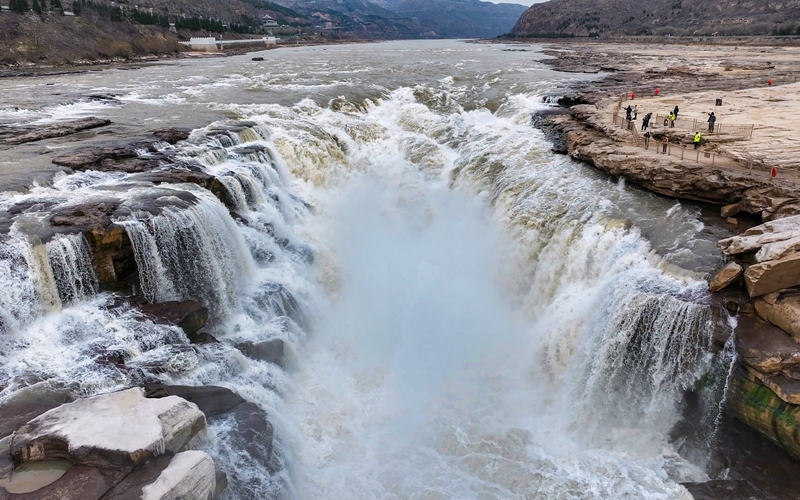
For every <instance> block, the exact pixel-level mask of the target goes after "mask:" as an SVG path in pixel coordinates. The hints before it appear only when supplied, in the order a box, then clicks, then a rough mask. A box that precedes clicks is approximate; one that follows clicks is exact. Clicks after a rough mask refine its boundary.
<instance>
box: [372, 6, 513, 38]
mask: <svg viewBox="0 0 800 500" xmlns="http://www.w3.org/2000/svg"><path fill="white" fill-rule="evenodd" d="M376 1H377V3H380V4H381V5H383V6H384V7H386V8H387V9H390V10H392V11H394V12H396V13H397V14H399V15H401V16H402V17H407V18H413V19H415V20H418V21H419V22H420V24H422V25H424V26H426V27H427V28H428V29H429V30H430V31H431V32H432V34H434V35H435V36H440V37H445V38H458V37H463V38H491V37H495V36H497V35H501V34H503V33H507V32H508V31H509V30H510V29H511V27H512V26H514V23H516V22H517V19H519V16H520V15H521V14H522V13H523V12H525V9H526V7H525V6H524V5H520V4H516V3H501V4H494V3H491V2H481V1H479V0H376Z"/></svg>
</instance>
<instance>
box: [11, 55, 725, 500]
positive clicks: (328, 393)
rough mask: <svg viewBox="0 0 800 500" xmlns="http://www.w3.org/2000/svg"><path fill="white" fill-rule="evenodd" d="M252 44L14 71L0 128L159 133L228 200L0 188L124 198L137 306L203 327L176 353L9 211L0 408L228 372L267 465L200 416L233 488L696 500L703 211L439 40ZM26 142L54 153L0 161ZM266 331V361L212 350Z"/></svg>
mask: <svg viewBox="0 0 800 500" xmlns="http://www.w3.org/2000/svg"><path fill="white" fill-rule="evenodd" d="M263 55H264V58H265V61H264V62H253V61H251V60H250V57H249V56H237V57H229V58H224V59H200V60H195V61H185V60H184V61H179V62H171V63H161V64H156V65H151V66H145V67H141V68H136V69H127V68H121V69H110V70H105V71H100V72H90V73H83V74H68V75H62V76H57V77H43V78H41V79H37V80H35V81H31V80H25V79H16V80H14V79H12V80H9V82H8V85H7V86H6V87H7V89H6V92H5V95H4V96H3V98H2V99H3V100H2V102H0V123H50V122H57V121H59V120H63V119H65V118H71V117H79V116H86V115H94V116H100V117H108V118H110V119H112V121H114V123H115V124H117V125H115V126H116V127H117V132H118V133H119V134H126V133H130V134H134V133H135V132H136V131H137V130H139V131H141V130H147V129H152V128H157V127H159V126H165V125H183V126H187V125H188V126H190V127H191V128H193V132H192V134H191V136H190V137H189V139H188V140H187V141H184V142H181V143H178V144H177V145H176V146H170V145H168V144H160V145H159V146H158V147H159V148H161V150H164V151H166V150H169V151H171V152H173V153H175V154H176V155H178V157H180V158H185V159H187V160H192V161H195V162H197V163H199V164H200V165H202V166H203V169H204V170H205V171H206V172H207V173H210V174H212V175H214V176H216V177H217V178H219V179H220V180H221V181H222V182H223V184H224V185H225V187H226V188H227V190H228V192H229V193H230V194H231V196H232V198H233V199H234V201H235V208H236V209H235V210H234V211H233V212H231V211H229V210H228V209H227V208H226V207H225V206H224V205H223V204H222V203H220V201H219V200H217V198H216V197H215V196H214V195H212V194H211V193H210V192H208V191H206V190H205V189H202V188H200V187H198V186H195V185H189V184H174V185H161V186H156V185H153V184H152V183H149V182H147V181H143V180H139V179H138V178H137V177H136V176H135V175H133V174H125V173H103V172H95V171H86V172H75V173H69V174H65V173H60V174H58V175H57V176H56V178H55V180H54V182H52V183H39V184H37V185H36V187H35V188H34V189H32V190H31V191H30V192H15V191H6V192H3V193H2V194H0V211H2V210H7V209H8V207H10V206H11V205H14V204H17V205H18V204H19V203H21V202H26V203H29V204H31V206H32V205H35V204H37V203H39V204H42V206H45V207H49V206H53V205H58V206H70V204H78V203H86V202H87V200H102V199H103V198H104V197H108V196H110V195H112V194H113V195H114V196H117V197H122V199H123V202H122V203H123V205H124V207H125V211H124V214H125V215H124V216H118V219H117V220H115V222H117V223H118V224H120V225H121V226H122V227H124V229H125V231H126V232H127V234H128V236H129V237H130V240H131V242H132V244H133V247H134V251H135V259H136V265H137V268H138V270H139V274H140V276H139V278H140V280H139V281H140V285H139V286H140V293H141V295H142V296H143V297H145V298H146V299H147V300H149V301H166V300H184V299H195V300H198V301H199V302H201V303H203V304H204V305H206V306H207V307H208V308H209V309H210V313H211V314H210V316H211V320H210V327H209V328H208V331H210V333H212V334H213V335H214V336H215V337H216V338H217V339H219V340H220V341H221V343H220V344H210V345H205V346H199V347H198V348H196V349H186V348H185V347H186V346H187V345H188V340H187V338H186V336H185V334H184V333H183V332H182V331H180V330H179V329H178V328H175V327H169V326H165V325H159V324H155V323H152V322H150V321H147V320H143V319H142V318H141V316H139V315H138V314H136V312H135V311H134V310H132V309H130V308H126V307H115V306H114V297H113V294H112V293H111V292H108V291H102V290H101V289H100V287H99V285H98V279H97V277H96V276H95V275H94V269H93V266H92V258H91V255H90V254H89V248H88V245H87V243H86V240H85V239H84V238H83V237H82V236H80V235H77V236H75V235H72V236H56V237H54V238H53V239H51V240H50V241H47V242H46V243H42V242H40V241H36V240H32V239H31V238H29V237H26V231H25V226H26V225H36V224H37V223H38V222H37V219H36V216H35V215H26V217H25V218H23V220H17V222H16V223H15V226H13V227H11V228H10V229H9V231H8V233H7V234H6V235H5V236H4V237H3V238H2V239H0V269H2V272H0V328H2V330H3V333H2V335H1V336H0V403H2V402H3V401H7V400H9V399H10V398H14V397H17V396H18V395H19V394H22V393H24V392H26V391H44V390H50V389H54V388H57V389H67V390H69V391H71V392H72V393H73V394H74V395H76V396H87V395H92V394H97V393H101V392H107V391H111V390H116V389H120V388H123V387H127V386H130V385H135V384H137V383H138V379H137V377H142V376H146V377H148V378H150V379H158V380H160V381H162V382H165V383H174V384H184V385H221V386H225V387H229V388H231V389H233V390H234V391H236V392H237V393H239V394H241V395H242V396H243V397H244V398H245V399H247V400H249V401H252V402H254V403H256V404H258V405H260V406H261V407H262V408H264V409H265V410H266V411H267V412H268V414H269V418H270V420H271V422H272V424H273V425H274V427H275V443H274V455H275V457H274V461H275V463H276V464H273V465H275V466H274V467H270V468H268V467H265V464H263V463H262V462H259V461H258V460H256V459H254V458H253V457H252V456H250V455H249V454H248V453H247V452H246V451H245V450H243V449H240V448H237V447H236V446H235V444H234V443H233V441H232V436H233V435H234V434H235V432H236V429H235V428H233V426H232V424H231V423H230V422H226V421H221V422H216V423H214V424H213V425H212V426H211V428H210V429H209V431H210V432H209V435H208V438H207V440H206V442H205V443H204V445H203V446H204V448H205V450H206V451H208V452H209V453H211V455H212V456H213V457H214V459H215V461H216V462H217V464H218V466H219V467H220V468H221V469H222V470H224V471H225V472H226V473H227V474H228V478H229V482H230V485H229V488H228V490H227V492H226V493H225V497H226V498H228V499H251V498H252V499H268V498H275V499H285V500H294V499H298V500H311V499H314V500H322V499H330V500H377V499H382V500H395V499H396V500H400V499H403V500H440V499H442V500H443V499H459V500H478V499H481V500H483V499H509V500H511V499H514V500H522V499H526V500H531V499H543V500H544V499H547V500H578V499H580V500H587V499H615V500H620V499H631V500H641V499H647V500H655V499H665V500H666V499H686V500H690V499H691V495H690V494H689V493H688V492H687V490H686V489H685V488H684V487H683V486H681V485H680V483H681V482H688V481H702V480H704V479H707V476H706V474H705V472H704V469H703V467H704V465H705V464H703V463H700V462H699V461H697V460H695V461H694V463H693V462H692V461H690V460H687V459H685V458H683V457H682V456H681V455H680V454H679V453H678V451H677V445H676V443H675V442H674V441H673V440H671V439H670V430H671V429H672V428H673V427H674V426H675V424H676V422H678V420H679V419H680V418H681V409H682V401H683V394H684V391H686V390H689V389H692V388H694V387H695V386H696V385H697V384H698V383H700V381H701V379H702V377H703V376H704V375H705V374H706V373H707V372H708V371H709V370H710V369H712V365H713V360H712V357H711V355H710V354H709V352H708V347H709V346H710V344H711V330H712V322H713V318H712V314H711V309H710V307H709V305H708V303H707V302H708V298H707V294H706V283H705V281H704V279H703V277H704V274H705V273H707V272H709V271H710V270H712V269H713V268H714V267H715V266H716V265H718V264H719V261H718V257H717V256H716V252H715V249H714V243H715V241H716V239H717V237H716V235H715V234H714V232H713V230H710V229H709V228H706V227H705V225H704V224H703V223H702V222H701V220H700V210H699V208H697V207H694V206H692V205H688V204H681V203H678V202H675V201H674V200H667V199H664V198H661V197H658V196H655V195H652V194H650V193H647V192H643V191H641V190H639V189H636V188H633V187H630V186H627V185H626V184H625V183H624V182H623V181H621V180H617V179H613V178H610V177H608V176H605V175H603V174H601V173H599V172H597V171H595V170H593V169H591V168H589V167H587V166H585V165H582V164H580V163H578V162H575V161H573V160H572V159H570V158H569V157H566V156H559V155H556V154H554V153H553V152H552V151H551V148H552V144H551V143H550V142H549V141H548V139H547V138H546V137H545V136H544V135H543V133H542V132H541V131H539V130H537V129H535V128H534V127H533V126H532V117H533V115H534V114H535V113H537V112H539V111H542V110H545V109H547V108H548V107H550V106H551V105H550V104H548V103H547V99H546V97H547V96H553V95H558V94H559V93H563V92H565V89H566V88H568V87H569V85H571V84H572V83H574V82H575V81H577V80H587V79H589V78H590V77H589V76H584V75H566V74H561V73H556V72H553V71H550V70H548V69H546V67H545V66H544V65H543V64H542V62H541V60H542V58H543V57H544V56H543V55H542V54H541V53H540V52H538V51H537V50H535V47H534V48H532V49H530V50H518V49H514V50H510V49H508V48H507V47H505V46H502V45H479V44H467V43H462V42H455V41H435V42H392V43H382V44H366V45H350V46H331V47H311V48H298V49H282V50H276V51H269V52H265V53H264V54H263ZM101 93H102V94H105V95H112V96H115V97H114V98H113V99H112V98H109V99H101V100H98V99H92V98H88V97H86V96H88V95H96V94H101ZM39 148H41V146H40V147H39ZM56 148H57V147H56ZM34 152H35V153H37V154H38V153H50V152H52V151H41V150H36V151H34V150H33V149H30V148H29V149H24V148H22V149H20V150H19V151H18V152H16V153H13V154H16V155H18V156H17V157H14V156H13V155H12V156H9V157H8V158H7V159H5V160H1V161H2V162H5V166H6V167H8V168H14V167H13V165H12V163H13V164H17V163H19V162H20V161H22V160H23V159H24V158H25V155H26V154H27V155H30V156H32V155H33V154H34ZM56 152H57V151H56ZM142 154H143V155H147V154H148V153H147V152H146V151H143V152H142ZM123 187H124V189H123ZM142 200H150V201H149V202H150V203H152V202H153V201H152V200H162V201H163V202H164V208H163V209H161V210H158V211H152V210H149V211H148V210H144V209H143V208H142V206H143V203H144V202H143V201H142ZM187 200H190V201H191V202H189V201H187ZM273 338H280V339H283V340H284V341H285V343H286V357H287V363H286V368H285V369H282V368H279V367H278V366H276V365H272V364H268V363H265V362H257V361H253V360H250V359H248V358H246V357H245V356H243V355H242V354H241V353H240V352H239V351H238V350H237V349H236V347H235V346H236V345H237V344H239V343H241V342H246V341H263V340H267V339H273ZM107 351H114V352H119V353H123V354H124V356H125V358H126V365H127V366H129V367H133V368H135V370H127V371H121V370H119V369H118V368H117V367H114V366H111V365H108V364H102V363H98V362H97V361H98V356H100V353H103V352H107ZM156 367H157V368H156ZM165 367H166V368H165ZM712 406H713V405H712ZM714 418H715V415H711V416H710V417H709V419H708V420H709V421H710V422H712V424H713V420H714ZM702 425H709V427H708V429H707V430H708V433H713V425H710V424H708V422H705V423H698V426H702ZM270 469H271V470H270Z"/></svg>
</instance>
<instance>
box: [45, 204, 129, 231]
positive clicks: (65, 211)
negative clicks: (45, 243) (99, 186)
mask: <svg viewBox="0 0 800 500" xmlns="http://www.w3.org/2000/svg"><path fill="white" fill-rule="evenodd" d="M119 205H120V202H119V201H118V200H114V199H107V200H97V201H93V202H91V203H84V204H81V205H73V206H70V207H66V208H62V209H60V210H57V211H56V212H54V213H53V215H52V216H51V217H50V224H52V225H54V226H70V227H77V228H82V229H90V228H91V229H93V228H108V227H110V226H111V224H112V222H111V216H112V215H113V214H114V212H115V211H116V210H117V208H119Z"/></svg>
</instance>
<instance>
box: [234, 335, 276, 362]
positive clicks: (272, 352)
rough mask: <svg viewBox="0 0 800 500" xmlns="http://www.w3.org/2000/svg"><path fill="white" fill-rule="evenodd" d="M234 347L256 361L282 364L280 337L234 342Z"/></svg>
mask: <svg viewBox="0 0 800 500" xmlns="http://www.w3.org/2000/svg"><path fill="white" fill-rule="evenodd" d="M236 348H237V349H239V350H240V351H242V354H244V355H245V356H247V357H248V358H252V359H255V360H256V361H266V362H267V363H273V364H276V365H278V366H280V367H281V368H283V366H284V359H283V351H284V343H283V340H282V339H272V340H266V341H264V342H256V343H253V342H243V343H241V344H236Z"/></svg>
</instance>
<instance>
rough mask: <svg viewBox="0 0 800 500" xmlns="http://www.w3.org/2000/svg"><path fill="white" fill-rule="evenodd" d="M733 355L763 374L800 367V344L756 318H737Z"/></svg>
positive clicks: (748, 316) (743, 316)
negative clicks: (734, 352)
mask: <svg viewBox="0 0 800 500" xmlns="http://www.w3.org/2000/svg"><path fill="white" fill-rule="evenodd" d="M736 351H737V352H738V353H739V356H741V358H742V361H744V363H745V364H747V365H749V366H751V367H753V368H755V369H756V370H758V371H760V372H763V373H777V372H780V371H781V370H783V369H785V368H788V367H790V366H792V365H797V364H800V342H797V341H796V340H794V339H793V338H792V337H791V336H789V334H787V333H786V332H784V331H783V330H781V329H780V328H777V327H775V326H773V325H771V324H769V323H767V322H765V321H762V320H761V319H759V318H757V317H755V316H750V315H740V316H739V320H738V324H737V325H736Z"/></svg>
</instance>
